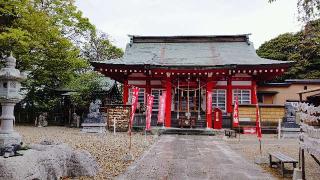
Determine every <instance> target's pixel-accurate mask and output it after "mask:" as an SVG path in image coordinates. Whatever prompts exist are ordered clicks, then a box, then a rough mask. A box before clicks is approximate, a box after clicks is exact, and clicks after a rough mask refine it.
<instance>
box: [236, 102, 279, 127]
mask: <svg viewBox="0 0 320 180" xmlns="http://www.w3.org/2000/svg"><path fill="white" fill-rule="evenodd" d="M259 107H260V114H261V123H262V125H270V126H271V125H277V124H278V120H279V119H281V120H282V118H283V117H284V115H285V108H284V106H280V105H259ZM239 117H240V124H250V123H251V122H255V121H256V106H255V105H240V106H239Z"/></svg>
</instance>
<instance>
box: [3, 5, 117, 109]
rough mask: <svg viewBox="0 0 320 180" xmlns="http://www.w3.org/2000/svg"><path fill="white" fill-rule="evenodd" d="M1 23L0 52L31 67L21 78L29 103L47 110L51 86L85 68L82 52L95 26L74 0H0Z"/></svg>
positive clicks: (54, 96) (53, 96)
mask: <svg viewBox="0 0 320 180" xmlns="http://www.w3.org/2000/svg"><path fill="white" fill-rule="evenodd" d="M0 25H1V26H0V55H1V56H2V57H5V56H6V55H8V54H9V53H10V52H13V54H14V56H15V57H16V58H17V68H19V69H20V70H27V71H29V72H30V75H29V78H28V80H27V81H26V82H24V87H25V88H26V89H27V92H28V93H27V96H26V98H25V101H26V102H27V104H28V106H30V107H32V108H35V109H36V110H40V111H49V110H51V109H52V107H53V106H54V105H55V103H56V102H57V100H58V97H59V96H57V94H56V93H55V89H57V88H60V87H65V86H66V85H67V84H69V83H70V82H71V81H75V79H76V78H80V79H81V78H82V75H81V73H83V72H88V70H90V64H89V62H88V60H87V57H85V56H83V55H82V54H83V52H82V51H83V47H84V46H85V44H86V43H88V42H90V41H91V36H92V34H95V33H96V29H95V27H94V25H92V24H91V23H90V22H89V20H88V19H87V18H85V17H83V16H82V13H81V12H80V11H79V10H77V8H76V6H75V5H74V1H73V0H10V1H7V0H0ZM108 45H109V46H110V47H113V46H112V45H111V44H108ZM108 50H109V51H112V50H113V49H112V48H109V49H108ZM110 54H112V53H110ZM84 76H86V75H84ZM87 80H88V81H91V79H87ZM92 83H93V84H94V80H93V82H92ZM81 85H82V84H79V86H81ZM79 88H80V89H81V88H82V87H79Z"/></svg>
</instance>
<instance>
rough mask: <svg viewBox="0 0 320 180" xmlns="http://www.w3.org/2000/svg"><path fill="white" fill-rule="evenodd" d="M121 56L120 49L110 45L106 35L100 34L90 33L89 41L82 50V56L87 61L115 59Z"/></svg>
mask: <svg viewBox="0 0 320 180" xmlns="http://www.w3.org/2000/svg"><path fill="white" fill-rule="evenodd" d="M122 55H123V51H122V49H120V48H117V47H116V46H114V45H112V44H111V42H110V41H109V38H108V36H107V34H105V33H102V32H97V33H92V34H91V38H90V41H89V42H87V43H85V46H84V48H83V56H84V57H85V58H86V59H87V60H88V61H104V60H109V59H116V58H119V57H121V56H122Z"/></svg>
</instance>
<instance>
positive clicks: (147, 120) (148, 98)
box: [146, 94, 154, 131]
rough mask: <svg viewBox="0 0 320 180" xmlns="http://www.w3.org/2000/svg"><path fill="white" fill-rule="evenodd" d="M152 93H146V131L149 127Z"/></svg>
mask: <svg viewBox="0 0 320 180" xmlns="http://www.w3.org/2000/svg"><path fill="white" fill-rule="evenodd" d="M153 98H154V97H153V95H150V94H148V96H147V111H146V131H149V130H150V129H151V115H152V104H153Z"/></svg>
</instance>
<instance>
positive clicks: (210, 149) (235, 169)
mask: <svg viewBox="0 0 320 180" xmlns="http://www.w3.org/2000/svg"><path fill="white" fill-rule="evenodd" d="M117 179H132V180H140V179H173V180H180V179H181V180H188V179H190V180H191V179H194V180H200V179H224V180H227V179H231V180H237V179H239V180H240V179H241V180H242V179H243V180H247V179H273V178H272V177H271V176H270V175H268V174H266V173H264V172H263V170H262V169H261V168H259V167H258V166H257V165H255V164H254V163H253V162H248V161H247V160H245V159H244V158H243V157H242V156H240V155H239V154H237V153H236V152H234V151H233V150H231V149H230V148H229V147H228V146H227V145H226V143H224V142H223V141H222V140H221V139H218V138H216V137H209V136H178V135H163V136H161V137H160V139H159V140H158V141H157V142H156V143H155V144H154V145H153V146H152V147H151V149H150V150H149V151H148V152H146V153H145V154H144V155H143V156H142V157H141V158H140V159H139V160H137V161H136V162H134V163H133V164H132V165H131V166H130V167H129V168H128V169H127V171H126V172H125V173H124V174H123V175H121V176H119V177H118V178H117Z"/></svg>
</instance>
